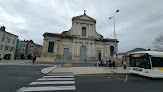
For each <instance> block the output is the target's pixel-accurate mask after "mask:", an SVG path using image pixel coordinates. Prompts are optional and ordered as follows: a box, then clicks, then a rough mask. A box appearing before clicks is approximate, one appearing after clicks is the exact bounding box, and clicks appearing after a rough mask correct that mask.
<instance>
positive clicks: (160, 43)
mask: <svg viewBox="0 0 163 92" xmlns="http://www.w3.org/2000/svg"><path fill="white" fill-rule="evenodd" d="M153 44H154V47H155V48H156V50H159V51H163V35H159V36H158V37H156V38H155V40H154V42H153Z"/></svg>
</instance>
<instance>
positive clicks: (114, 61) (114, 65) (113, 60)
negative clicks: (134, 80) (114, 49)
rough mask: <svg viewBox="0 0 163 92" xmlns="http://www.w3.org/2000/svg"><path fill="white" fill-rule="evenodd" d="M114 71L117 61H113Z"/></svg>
mask: <svg viewBox="0 0 163 92" xmlns="http://www.w3.org/2000/svg"><path fill="white" fill-rule="evenodd" d="M113 69H115V61H114V60H113Z"/></svg>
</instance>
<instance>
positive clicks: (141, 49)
mask: <svg viewBox="0 0 163 92" xmlns="http://www.w3.org/2000/svg"><path fill="white" fill-rule="evenodd" d="M136 51H148V50H147V49H144V48H135V49H133V50H130V51H128V52H136Z"/></svg>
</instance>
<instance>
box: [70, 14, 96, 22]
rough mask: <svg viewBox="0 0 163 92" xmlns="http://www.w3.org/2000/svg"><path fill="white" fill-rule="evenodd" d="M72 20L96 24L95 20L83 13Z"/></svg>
mask: <svg viewBox="0 0 163 92" xmlns="http://www.w3.org/2000/svg"><path fill="white" fill-rule="evenodd" d="M72 20H87V21H93V22H96V20H95V19H94V18H92V17H90V16H88V15H87V14H86V13H84V14H83V15H79V16H74V17H73V18H72Z"/></svg>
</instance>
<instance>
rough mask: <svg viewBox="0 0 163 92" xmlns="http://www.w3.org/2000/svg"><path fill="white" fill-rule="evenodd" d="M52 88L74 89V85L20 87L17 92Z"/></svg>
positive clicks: (49, 89) (50, 89) (51, 89)
mask: <svg viewBox="0 0 163 92" xmlns="http://www.w3.org/2000/svg"><path fill="white" fill-rule="evenodd" d="M53 90H76V87H75V86H47V87H22V88H21V89H19V90H18V91H17V92H30V91H53Z"/></svg>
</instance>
